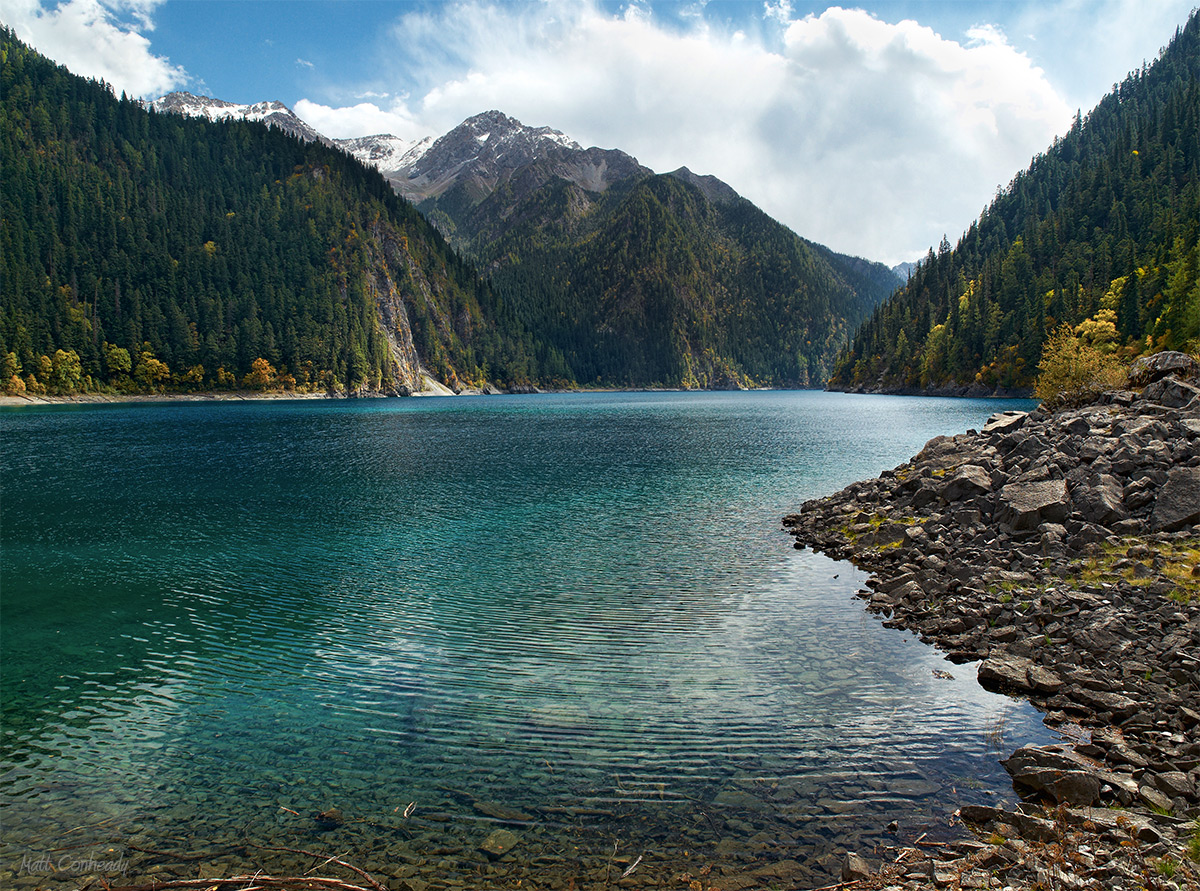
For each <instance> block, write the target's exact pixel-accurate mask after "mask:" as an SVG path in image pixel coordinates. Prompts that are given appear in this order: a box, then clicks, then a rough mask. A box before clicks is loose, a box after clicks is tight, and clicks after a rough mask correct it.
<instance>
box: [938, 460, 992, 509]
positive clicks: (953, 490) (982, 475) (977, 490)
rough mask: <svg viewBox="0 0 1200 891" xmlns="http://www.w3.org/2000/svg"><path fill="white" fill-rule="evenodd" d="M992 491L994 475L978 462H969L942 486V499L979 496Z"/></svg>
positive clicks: (955, 499) (949, 499)
mask: <svg viewBox="0 0 1200 891" xmlns="http://www.w3.org/2000/svg"><path fill="white" fill-rule="evenodd" d="M991 491H992V475H991V474H990V473H988V472H987V471H986V470H984V469H983V468H982V467H980V466H979V465H978V464H967V465H966V466H964V467H961V468H959V470H958V473H956V474H954V476H952V477H950V479H948V480H946V483H945V485H943V486H942V493H941V494H942V499H943V500H945V501H947V502H952V501H962V500H964V499H970V498H978V497H979V496H981V495H987V494H989V493H990V492H991Z"/></svg>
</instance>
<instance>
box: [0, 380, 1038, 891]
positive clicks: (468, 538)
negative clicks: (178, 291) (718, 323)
mask: <svg viewBox="0 0 1200 891" xmlns="http://www.w3.org/2000/svg"><path fill="white" fill-rule="evenodd" d="M1028 405H1029V404H1028V403H1015V402H996V401H983V400H951V399H913V398H901V397H869V396H847V395H838V394H826V393H815V392H761V393H758V392H755V393H727V394H726V393H721V394H714V393H690V394H681V393H648V394H641V393H635V394H628V393H626V394H572V395H539V396H529V397H491V398H487V397H480V398H465V397H459V398H446V399H409V400H371V401H303V402H249V403H235V402H221V403H182V402H181V403H169V404H153V405H110V406H86V407H82V406H81V407H66V406H56V407H48V408H20V409H13V410H3V411H0V446H2V449H0V472H2V483H0V485H2V489H0V511H2V513H0V534H2V544H3V551H2V557H0V561H2V562H0V585H2V597H0V635H2V637H0V656H2V666H3V670H2V673H0V693H2V706H3V745H2V747H0V782H2V785H0V807H2V810H0V820H2V826H3V839H2V847H0V884H3V885H5V886H14V887H25V886H28V887H32V886H34V885H37V884H42V885H47V886H57V885H61V886H62V887H69V886H72V885H75V884H79V883H80V877H79V873H80V872H82V871H84V867H83V866H78V867H73V866H71V864H72V863H76V862H77V861H78V860H80V859H83V858H86V857H91V858H92V859H93V860H96V861H109V860H112V859H114V858H117V859H118V860H119V859H120V858H124V862H125V863H126V864H129V866H128V867H122V869H126V868H127V869H128V877H129V878H130V879H131V880H132V879H138V878H141V877H144V876H145V875H149V874H152V873H153V871H154V870H155V869H167V870H170V869H175V868H176V867H175V866H171V865H170V862H169V861H168V860H167V859H165V858H163V857H162V856H161V855H158V856H156V855H150V854H148V853H146V852H147V851H160V852H161V851H166V852H189V853H197V852H198V853H199V854H204V855H205V856H198V857H196V858H195V859H194V860H192V861H190V864H191V865H189V866H188V867H187V869H188V870H191V872H190V873H189V874H190V875H192V876H195V875H197V874H199V875H219V874H223V873H222V871H223V870H229V871H231V872H232V871H238V870H240V869H242V868H243V864H245V863H247V862H253V863H255V864H257V866H255V867H254V868H259V867H261V868H264V869H267V870H268V871H274V872H276V873H279V872H284V873H286V872H287V871H288V870H289V869H290V868H292V867H293V866H295V865H296V864H294V863H292V862H290V861H289V860H288V857H289V856H290V855H285V854H282V853H279V852H270V851H267V850H264V849H265V848H271V847H290V848H303V849H306V850H320V851H327V852H328V853H329V854H343V855H345V856H346V859H348V860H351V861H353V862H355V863H357V864H358V865H360V866H365V867H367V868H369V869H371V870H372V871H376V872H377V874H378V875H379V876H380V877H381V878H382V879H383V880H384V882H385V883H386V884H388V885H389V887H395V888H409V889H414V891H422V889H424V888H426V887H428V888H432V889H437V888H442V887H447V888H454V887H506V888H507V887H516V884H517V882H518V881H521V882H522V883H523V884H522V886H521V887H523V888H529V887H541V886H545V887H551V888H564V889H569V888H576V887H580V888H583V887H592V886H594V887H600V886H607V885H608V884H609V883H610V882H615V881H616V879H617V878H618V877H619V875H620V873H621V872H623V871H624V869H626V868H628V866H629V865H630V864H632V863H633V862H634V861H635V859H636V858H637V857H639V856H641V857H642V861H641V862H640V863H639V864H638V866H637V868H636V869H635V871H634V872H633V873H632V874H631V876H630V878H629V879H627V880H626V883H627V884H628V883H640V884H644V885H646V886H655V885H661V886H663V887H674V884H673V883H675V882H679V881H683V882H684V884H683V885H682V886H681V887H686V879H681V878H680V876H683V875H686V874H695V875H707V876H718V875H720V876H727V877H729V876H735V875H736V876H739V877H746V876H749V877H750V878H747V879H745V881H744V882H742V879H741V878H739V879H738V881H739V882H742V884H741V887H750V886H752V885H753V884H754V882H755V881H757V882H759V883H760V884H764V885H766V884H771V881H772V879H771V876H772V875H776V877H777V878H778V877H785V878H786V879H787V880H788V881H791V882H800V881H807V880H809V878H810V877H811V879H812V881H813V883H814V884H820V882H819V881H818V880H819V879H820V878H822V877H824V876H828V875H829V874H830V873H831V871H832V870H836V868H837V865H838V864H839V863H840V852H841V851H843V850H845V849H846V848H852V849H857V850H864V851H867V850H869V849H870V847H871V846H872V845H873V844H875V843H876V842H880V841H893V840H895V839H896V838H897V837H900V838H908V839H911V838H913V837H914V836H916V835H918V834H919V833H920V832H923V831H931V832H933V833H934V834H937V833H939V832H943V833H953V832H955V831H957V830H955V828H954V827H953V826H951V825H950V821H949V819H948V816H949V814H950V813H951V812H952V811H953V810H954V809H955V808H956V807H958V806H959V805H961V804H963V803H967V802H989V803H990V802H997V801H1011V800H1013V799H1014V796H1013V793H1012V790H1011V786H1010V784H1009V782H1008V780H1007V776H1006V775H1005V773H1004V771H1003V769H1002V768H1001V767H1000V766H999V765H998V764H997V758H998V757H1002V756H1006V755H1007V754H1008V753H1009V752H1010V751H1011V750H1012V749H1013V748H1015V747H1016V746H1018V745H1020V744H1022V743H1024V742H1032V741H1044V740H1047V739H1049V738H1050V733H1049V731H1047V730H1046V729H1045V728H1044V727H1042V725H1041V723H1040V720H1039V717H1038V716H1037V714H1036V713H1034V712H1033V711H1032V709H1030V708H1029V707H1028V706H1027V705H1025V704H1023V703H1020V702H1018V701H1015V700H1011V699H1008V698H1005V697H1001V696H996V695H993V694H989V693H986V692H984V691H983V690H982V689H980V688H979V687H978V685H977V684H976V682H975V680H974V675H975V671H974V668H973V667H972V666H953V665H950V664H949V663H946V662H945V661H943V660H942V658H941V656H940V655H939V654H938V653H937V652H936V651H934V650H931V649H929V648H927V647H925V646H923V645H922V644H920V643H919V642H918V641H916V640H915V638H913V637H912V635H909V634H907V633H904V632H900V631H895V630H890V629H886V628H884V627H883V626H882V625H881V624H880V622H879V620H878V619H877V618H875V617H873V616H870V615H868V614H866V613H865V612H864V611H863V608H862V603H861V601H860V600H858V599H857V598H855V597H854V592H855V591H856V590H857V589H858V588H860V587H861V586H862V583H863V581H864V576H863V575H862V574H861V573H859V572H857V571H856V570H854V569H853V567H851V566H849V565H847V564H841V563H835V562H833V561H830V560H828V559H827V558H824V557H821V556H818V555H814V554H812V553H811V552H799V551H796V550H795V549H794V548H793V547H792V545H791V539H790V538H789V537H788V536H787V535H785V534H784V533H783V532H782V531H781V527H780V518H781V517H782V516H783V515H784V514H786V513H789V512H794V511H795V510H797V509H798V508H799V506H800V504H801V503H802V502H803V501H804V500H806V499H808V498H813V497H817V496H820V495H823V494H829V493H832V492H834V491H836V490H838V489H840V488H841V487H843V486H845V485H847V484H848V483H850V482H852V481H854V480H856V479H861V478H865V477H869V476H875V475H877V474H878V473H879V472H880V471H882V470H884V469H886V468H890V467H893V466H895V465H896V464H898V463H900V462H901V461H903V460H905V459H907V458H908V457H909V456H911V455H912V454H914V453H915V452H916V451H917V450H919V449H920V447H921V445H922V444H923V443H924V442H925V441H926V440H927V439H929V438H930V437H932V436H934V435H937V434H940V433H953V432H961V431H963V430H965V429H967V428H969V427H976V428H977V427H979V426H981V425H982V423H983V422H984V421H985V419H986V418H987V416H988V415H989V414H991V413H992V412H994V411H999V410H1001V409H1004V408H1010V407H1028ZM935 668H937V669H948V670H950V671H951V672H952V673H953V674H954V676H955V678H954V680H943V679H939V678H937V677H935V676H934V674H933V669H935ZM334 809H336V811H337V813H336V814H334V815H332V816H327V817H326V818H324V819H319V818H317V816H316V815H317V814H319V813H326V814H327V815H328V813H329V812H330V811H331V810H334ZM406 812H407V816H406ZM892 820H896V821H898V822H899V823H900V828H899V830H897V831H889V830H887V829H886V825H887V824H888V823H889V822H890V821H892ZM500 828H507V829H509V830H510V831H512V832H513V833H514V834H515V836H516V840H517V844H516V846H515V847H514V848H512V850H511V852H510V853H508V854H507V855H505V856H504V857H502V858H500V859H494V858H493V857H491V856H489V855H488V854H486V853H484V852H482V851H480V850H479V847H480V845H481V844H483V843H484V841H485V840H486V839H487V838H488V836H489V835H490V834H491V833H493V832H495V831H496V830H497V829H500ZM247 843H249V844H253V845H258V846H259V847H257V848H253V849H247V848H245V847H244V846H245V845H246V844H247ZM239 845H240V846H243V847H242V848H240V849H236V850H233V851H230V850H229V849H230V848H237V846H239ZM335 849H336V850H335ZM64 852H66V853H64ZM206 852H207V853H206ZM47 854H49V859H50V861H52V862H53V863H58V862H59V861H60V860H61V859H62V858H63V857H64V856H67V857H68V861H67V866H65V867H62V868H60V869H59V871H58V872H47V870H46V869H44V868H42V867H44V866H45V864H46V861H45V860H41V861H39V860H38V859H37V858H42V857H44V856H46V855H47ZM70 858H75V859H74V860H72V859H70ZM248 858H249V859H248ZM39 864H40V865H39ZM196 864H201V865H204V864H207V865H208V866H209V867H210V868H211V869H212V870H214V871H212V872H209V873H203V872H201V873H197V872H196V870H197V869H198V868H200V867H198V866H197V865H196ZM779 864H783V866H779ZM105 868H108V869H110V871H111V870H112V869H113V868H112V867H95V870H96V871H98V872H99V873H100V874H103V871H104V869H105ZM180 869H182V867H180ZM706 869H707V870H708V872H702V871H703V870H706ZM772 869H775V870H777V872H776V873H772ZM778 870H782V872H778ZM301 871H302V870H301ZM756 871H757V872H756ZM172 874H180V875H182V874H183V873H172ZM109 878H110V879H111V878H112V876H111V875H110V876H109ZM727 882H728V884H736V883H734V882H732V881H730V880H727ZM747 883H748V884H747Z"/></svg>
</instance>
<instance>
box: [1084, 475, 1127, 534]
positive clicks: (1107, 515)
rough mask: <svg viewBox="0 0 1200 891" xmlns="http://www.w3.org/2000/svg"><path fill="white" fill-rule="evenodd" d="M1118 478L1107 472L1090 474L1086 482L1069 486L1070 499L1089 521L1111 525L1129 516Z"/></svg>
mask: <svg viewBox="0 0 1200 891" xmlns="http://www.w3.org/2000/svg"><path fill="white" fill-rule="evenodd" d="M1124 489H1125V487H1124V486H1122V485H1121V482H1120V480H1118V479H1117V478H1116V477H1115V476H1112V475H1111V474H1107V473H1095V474H1092V475H1091V476H1090V477H1089V478H1088V480H1087V482H1085V483H1082V484H1080V485H1078V486H1072V487H1071V501H1072V503H1073V504H1074V505H1075V509H1076V510H1077V511H1079V515H1080V516H1081V517H1083V519H1084V520H1086V521H1087V522H1089V523H1099V524H1100V525H1102V526H1111V525H1112V524H1113V523H1115V522H1117V521H1118V520H1124V519H1125V518H1127V517H1128V516H1129V511H1128V510H1126V508H1125V503H1124V500H1123V499H1124Z"/></svg>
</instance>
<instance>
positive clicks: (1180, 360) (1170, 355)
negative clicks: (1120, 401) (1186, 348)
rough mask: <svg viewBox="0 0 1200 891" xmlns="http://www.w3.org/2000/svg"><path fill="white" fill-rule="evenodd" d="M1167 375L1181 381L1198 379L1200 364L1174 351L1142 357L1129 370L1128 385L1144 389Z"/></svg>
mask: <svg viewBox="0 0 1200 891" xmlns="http://www.w3.org/2000/svg"><path fill="white" fill-rule="evenodd" d="M1169 374H1173V375H1175V376H1176V377H1178V378H1183V379H1188V378H1191V379H1193V380H1195V379H1200V362H1197V361H1196V360H1195V359H1193V358H1192V357H1191V356H1189V355H1187V354H1186V353H1180V352H1176V351H1175V350H1166V351H1164V352H1161V353H1155V354H1154V355H1153V356H1142V358H1140V359H1138V360H1137V361H1136V362H1134V363H1133V365H1131V366H1130V368H1129V383H1130V385H1131V386H1134V387H1144V386H1146V385H1147V384H1152V383H1154V382H1155V381H1157V380H1162V379H1163V378H1164V377H1166V376H1167V375H1169Z"/></svg>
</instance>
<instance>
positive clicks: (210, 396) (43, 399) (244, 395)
mask: <svg viewBox="0 0 1200 891" xmlns="http://www.w3.org/2000/svg"><path fill="white" fill-rule="evenodd" d="M780 392H782V393H807V392H813V393H843V394H845V395H851V396H864V395H865V396H907V397H917V398H967V399H996V400H1002V401H1011V400H1013V399H1031V398H1032V397H1030V396H1028V395H1025V396H1021V395H1009V394H1005V393H999V392H997V393H990V394H986V395H967V396H964V395H962V394H949V393H932V392H930V393H926V392H919V393H918V392H912V393H900V392H888V393H883V392H880V393H874V392H859V391H852V390H829V389H821V388H818V387H795V388H792V387H753V388H749V389H740V390H727V389H716V390H712V389H700V390H696V389H687V388H683V387H571V388H547V389H540V388H536V387H530V388H528V389H524V388H521V389H517V390H499V389H496V388H494V387H493V388H490V389H483V390H474V389H470V390H462V391H460V392H458V393H455V392H454V391H452V390H449V389H446V391H445V392H440V391H435V390H421V391H418V392H415V393H410V394H408V395H405V396H402V395H399V394H396V393H382V392H369V393H362V394H356V395H352V396H347V395H344V394H338V395H330V394H328V393H300V392H296V391H271V392H258V391H254V390H227V391H208V392H203V393H75V394H73V395H71V396H30V395H28V394H25V395H21V396H0V408H21V407H25V406H44V405H136V404H140V403H171V402H272V401H292V400H305V401H307V400H318V399H328V400H332V401H341V400H357V399H368V400H370V399H409V398H431V397H437V396H441V397H458V396H542V395H562V394H569V393H780Z"/></svg>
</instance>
